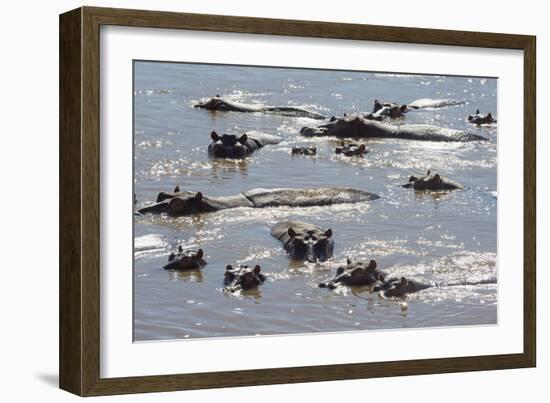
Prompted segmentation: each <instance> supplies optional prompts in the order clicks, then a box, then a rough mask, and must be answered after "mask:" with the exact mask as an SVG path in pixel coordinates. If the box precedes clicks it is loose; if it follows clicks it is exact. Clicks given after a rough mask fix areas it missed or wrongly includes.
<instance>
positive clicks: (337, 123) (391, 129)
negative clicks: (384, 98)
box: [300, 115, 487, 142]
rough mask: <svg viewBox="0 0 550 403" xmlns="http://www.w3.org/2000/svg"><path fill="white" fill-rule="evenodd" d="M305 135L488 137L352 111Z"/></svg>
mask: <svg viewBox="0 0 550 403" xmlns="http://www.w3.org/2000/svg"><path fill="white" fill-rule="evenodd" d="M300 134H301V135H303V136H334V137H339V138H390V139H405V140H424V141H462V142H465V141H486V140H487V139H486V138H485V137H483V136H480V135H478V134H475V133H469V132H465V131H462V130H454V129H448V128H444V127H438V126H433V125H401V126H397V125H391V124H388V123H382V122H377V121H374V120H369V119H365V118H363V117H362V116H358V115H351V116H345V117H342V118H334V119H331V120H330V121H329V122H327V123H325V124H322V125H319V126H317V127H308V126H306V127H302V129H301V130H300Z"/></svg>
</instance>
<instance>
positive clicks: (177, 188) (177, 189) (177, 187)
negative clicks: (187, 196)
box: [174, 185, 180, 193]
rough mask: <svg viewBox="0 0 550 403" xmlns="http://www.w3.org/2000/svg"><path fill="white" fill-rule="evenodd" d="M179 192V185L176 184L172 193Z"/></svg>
mask: <svg viewBox="0 0 550 403" xmlns="http://www.w3.org/2000/svg"><path fill="white" fill-rule="evenodd" d="M179 192H180V187H179V185H176V187H175V188H174V193H179Z"/></svg>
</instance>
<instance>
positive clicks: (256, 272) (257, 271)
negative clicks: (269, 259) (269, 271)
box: [254, 264, 262, 274]
mask: <svg viewBox="0 0 550 403" xmlns="http://www.w3.org/2000/svg"><path fill="white" fill-rule="evenodd" d="M260 270H262V268H261V267H260V265H259V264H257V265H256V266H255V267H254V274H258V273H259V272H260Z"/></svg>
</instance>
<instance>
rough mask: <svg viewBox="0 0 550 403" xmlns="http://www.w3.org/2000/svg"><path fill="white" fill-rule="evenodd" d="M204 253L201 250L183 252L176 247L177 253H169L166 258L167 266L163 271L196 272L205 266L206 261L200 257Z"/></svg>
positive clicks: (179, 247) (180, 248)
mask: <svg viewBox="0 0 550 403" xmlns="http://www.w3.org/2000/svg"><path fill="white" fill-rule="evenodd" d="M203 255H204V252H203V250H202V249H199V250H198V251H196V252H195V251H184V250H183V248H182V247H181V246H178V252H177V253H173V252H172V253H170V256H168V264H166V265H164V267H163V268H164V270H197V269H201V268H203V267H204V266H206V264H207V263H206V260H204V259H203V258H202V257H203Z"/></svg>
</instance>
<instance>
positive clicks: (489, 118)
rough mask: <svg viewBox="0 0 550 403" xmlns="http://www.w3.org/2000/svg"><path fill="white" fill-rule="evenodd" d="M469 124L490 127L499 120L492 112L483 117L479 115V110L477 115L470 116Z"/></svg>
mask: <svg viewBox="0 0 550 403" xmlns="http://www.w3.org/2000/svg"><path fill="white" fill-rule="evenodd" d="M468 122H470V123H472V124H475V125H488V124H491V123H496V122H497V120H496V119H495V118H494V117H493V115H492V114H491V112H489V113H488V114H487V115H483V114H481V113H479V109H478V110H477V111H476V113H475V115H469V116H468Z"/></svg>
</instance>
